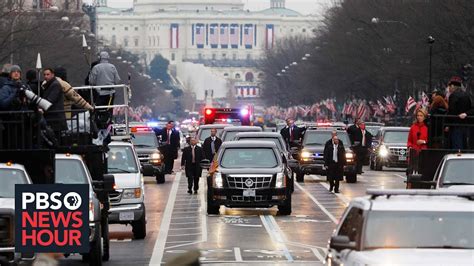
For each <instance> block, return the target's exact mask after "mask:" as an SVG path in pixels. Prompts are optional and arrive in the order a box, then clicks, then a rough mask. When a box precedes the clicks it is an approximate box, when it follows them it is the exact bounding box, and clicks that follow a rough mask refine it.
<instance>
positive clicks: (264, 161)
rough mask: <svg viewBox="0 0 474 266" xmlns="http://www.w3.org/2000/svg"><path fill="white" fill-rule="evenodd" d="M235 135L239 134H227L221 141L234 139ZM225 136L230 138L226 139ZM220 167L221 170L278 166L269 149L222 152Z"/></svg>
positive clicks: (233, 149) (227, 150)
mask: <svg viewBox="0 0 474 266" xmlns="http://www.w3.org/2000/svg"><path fill="white" fill-rule="evenodd" d="M231 133H233V134H231ZM237 133H239V132H238V131H230V132H227V134H226V136H225V137H224V138H225V140H223V141H227V140H232V139H234V138H233V137H234V136H235V135H237ZM227 135H231V136H229V137H227ZM221 166H222V167H223V168H246V167H251V168H273V167H276V166H278V160H277V158H276V156H275V152H274V151H273V149H271V148H230V149H226V150H225V151H224V154H223V155H222V159H221Z"/></svg>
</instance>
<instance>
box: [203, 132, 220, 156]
mask: <svg viewBox="0 0 474 266" xmlns="http://www.w3.org/2000/svg"><path fill="white" fill-rule="evenodd" d="M221 145H222V140H221V139H220V138H218V137H217V129H215V128H211V136H209V137H208V138H206V139H205V140H204V144H203V145H202V148H203V149H204V156H205V157H206V159H208V160H209V161H212V158H214V155H215V154H216V153H217V151H218V150H219V148H220V147H221Z"/></svg>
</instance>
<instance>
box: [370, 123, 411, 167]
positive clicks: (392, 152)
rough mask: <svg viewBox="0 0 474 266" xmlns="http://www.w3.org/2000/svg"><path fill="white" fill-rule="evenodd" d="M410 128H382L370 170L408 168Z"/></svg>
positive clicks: (371, 156)
mask: <svg viewBox="0 0 474 266" xmlns="http://www.w3.org/2000/svg"><path fill="white" fill-rule="evenodd" d="M409 131H410V128H408V127H382V128H381V129H380V132H379V134H378V136H377V138H376V141H377V145H376V146H375V147H374V148H373V152H372V153H371V154H370V163H369V164H370V169H372V170H376V171H382V170H383V167H402V168H406V167H407V166H408V148H407V141H408V132H409Z"/></svg>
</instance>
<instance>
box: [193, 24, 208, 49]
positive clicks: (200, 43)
mask: <svg viewBox="0 0 474 266" xmlns="http://www.w3.org/2000/svg"><path fill="white" fill-rule="evenodd" d="M195 36H196V45H197V47H198V48H204V42H205V39H206V27H205V26H204V24H196V32H195Z"/></svg>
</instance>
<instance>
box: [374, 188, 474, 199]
mask: <svg viewBox="0 0 474 266" xmlns="http://www.w3.org/2000/svg"><path fill="white" fill-rule="evenodd" d="M366 193H367V195H370V196H372V198H376V197H379V196H387V197H389V196H457V197H467V198H474V192H471V191H457V192H456V191H439V190H426V189H408V190H407V189H367V192H366Z"/></svg>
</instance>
